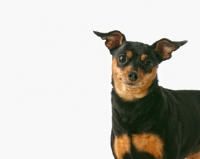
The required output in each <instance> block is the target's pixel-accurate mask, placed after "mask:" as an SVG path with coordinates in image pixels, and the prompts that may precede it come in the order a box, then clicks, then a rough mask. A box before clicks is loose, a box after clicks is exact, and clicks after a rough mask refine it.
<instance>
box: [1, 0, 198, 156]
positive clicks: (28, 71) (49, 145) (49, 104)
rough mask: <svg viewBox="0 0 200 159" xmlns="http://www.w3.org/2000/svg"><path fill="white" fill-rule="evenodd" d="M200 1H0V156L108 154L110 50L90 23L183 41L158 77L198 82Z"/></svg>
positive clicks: (134, 36) (140, 37) (166, 81)
mask: <svg viewBox="0 0 200 159" xmlns="http://www.w3.org/2000/svg"><path fill="white" fill-rule="evenodd" d="M199 10H200V3H199V2H198V1H197V0H194V1H192V2H191V1H189V0H185V1H181V0H176V1H174V0H168V1H160V0H151V1H149V0H143V1H141V0H127V1H118V0H115V1H114V0H106V1H102V0H101V1H100V0H99V1H95V0H85V1H81V0H69V1H64V0H63V1H62V0H48V1H47V0H46V1H45V0H29V1H25V0H19V1H17V0H16V1H14V0H1V1H0V24H1V25H0V158H1V159H57V158H59V159H78V158H83V159H94V158H95V159H103V158H106V159H112V158H113V157H112V153H111V149H110V130H111V103H110V90H111V84H110V83H111V56H110V54H109V51H108V50H107V48H106V47H105V45H104V41H102V40H101V39H100V38H99V37H97V36H95V35H94V34H93V30H96V31H100V32H108V31H112V30H120V31H121V32H122V33H124V34H125V35H126V38H127V40H129V41H140V42H143V43H147V44H152V43H154V42H155V41H157V40H159V39H161V38H164V37H165V38H169V39H171V40H174V41H181V40H188V43H187V44H186V45H184V46H183V47H181V48H180V49H179V50H177V51H176V52H174V53H173V56H172V58H171V59H170V60H168V61H165V62H163V63H162V64H161V65H160V66H159V71H158V77H159V84H160V85H162V86H163V87H166V88H171V89H200V82H199V81H200V76H199V74H200V73H199V68H200V62H199V57H200V56H199V54H200V53H199V43H200V39H199V37H200V32H199V28H200V19H199V14H200V11H199Z"/></svg>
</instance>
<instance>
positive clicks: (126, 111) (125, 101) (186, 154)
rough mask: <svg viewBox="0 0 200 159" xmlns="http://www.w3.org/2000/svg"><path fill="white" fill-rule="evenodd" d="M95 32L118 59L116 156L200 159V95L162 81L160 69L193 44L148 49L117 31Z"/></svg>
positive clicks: (113, 138) (114, 129)
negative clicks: (158, 69) (165, 84)
mask: <svg viewBox="0 0 200 159" xmlns="http://www.w3.org/2000/svg"><path fill="white" fill-rule="evenodd" d="M94 33H95V34H96V35H97V36H98V37H100V38H101V39H103V40H106V41H105V45H106V47H107V48H108V49H109V51H110V54H111V55H112V85H113V88H112V92H111V102H112V132H111V149H112V153H113V156H114V158H115V159H184V158H187V159H200V91H197V90H170V89H166V88H163V87H161V86H159V85H158V78H157V68H158V65H159V64H160V63H161V62H163V61H165V60H168V59H170V58H171V56H172V52H173V51H175V50H177V49H178V48H180V47H181V46H183V45H184V44H186V43H187V41H178V42H177V41H171V40H169V39H167V38H163V39H160V40H158V41H156V42H155V43H153V44H152V45H147V44H144V43H141V42H131V41H127V40H126V37H125V35H124V34H123V33H121V32H120V31H117V30H114V31H111V32H108V33H100V32H97V31H94ZM168 73H170V72H168Z"/></svg>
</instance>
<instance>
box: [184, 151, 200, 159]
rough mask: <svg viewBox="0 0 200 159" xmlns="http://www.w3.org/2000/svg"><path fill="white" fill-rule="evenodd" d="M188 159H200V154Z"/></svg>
mask: <svg viewBox="0 0 200 159" xmlns="http://www.w3.org/2000/svg"><path fill="white" fill-rule="evenodd" d="M187 159H200V152H199V153H196V154H194V155H191V156H189V157H187Z"/></svg>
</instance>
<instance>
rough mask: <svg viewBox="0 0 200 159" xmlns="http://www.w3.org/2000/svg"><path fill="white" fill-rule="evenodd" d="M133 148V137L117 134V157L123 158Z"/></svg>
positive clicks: (115, 147)
mask: <svg viewBox="0 0 200 159" xmlns="http://www.w3.org/2000/svg"><path fill="white" fill-rule="evenodd" d="M130 149H131V139H130V138H129V137H128V135H125V134H124V135H121V136H119V137H116V136H115V140H114V153H115V155H116V157H117V159H123V156H124V155H125V154H126V153H130Z"/></svg>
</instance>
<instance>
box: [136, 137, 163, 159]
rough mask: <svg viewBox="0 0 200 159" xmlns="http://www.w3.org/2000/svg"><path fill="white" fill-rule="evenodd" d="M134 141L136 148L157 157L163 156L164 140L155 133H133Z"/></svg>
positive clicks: (158, 158) (160, 158)
mask: <svg viewBox="0 0 200 159" xmlns="http://www.w3.org/2000/svg"><path fill="white" fill-rule="evenodd" d="M132 142H133V145H134V146H135V148H136V149H137V150H138V151H141V152H147V153H149V154H151V155H153V156H154V157H155V158H156V159H162V158H163V145H164V144H163V142H162V140H161V139H160V138H159V137H158V136H157V135H155V134H145V133H144V134H139V135H132Z"/></svg>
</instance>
